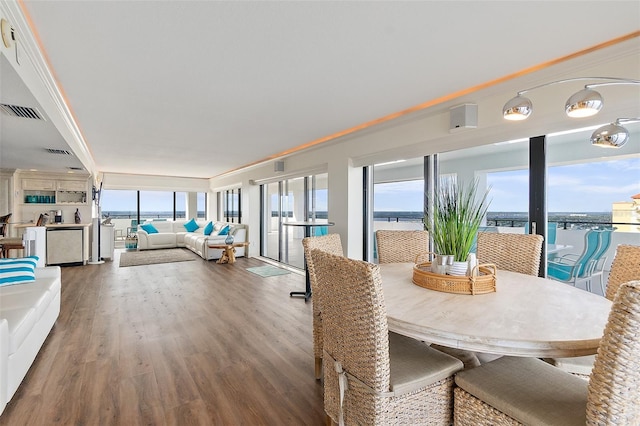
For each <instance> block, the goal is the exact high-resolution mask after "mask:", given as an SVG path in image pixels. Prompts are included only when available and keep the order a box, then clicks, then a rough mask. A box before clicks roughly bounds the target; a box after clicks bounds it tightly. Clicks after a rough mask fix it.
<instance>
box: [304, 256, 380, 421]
mask: <svg viewBox="0 0 640 426" xmlns="http://www.w3.org/2000/svg"><path fill="white" fill-rule="evenodd" d="M311 258H312V259H313V263H314V265H315V268H316V275H317V278H318V281H319V283H320V286H322V292H321V293H320V294H321V296H320V303H321V306H322V327H323V334H324V342H323V347H324V351H325V352H326V353H327V354H329V355H331V357H332V358H333V359H335V360H336V361H337V362H340V363H341V364H342V367H343V368H344V370H345V371H349V372H350V373H351V374H352V375H353V376H355V377H357V378H358V379H359V380H360V381H361V382H363V383H364V384H365V385H366V386H368V387H370V388H371V389H373V390H374V391H376V392H387V391H389V386H390V375H391V373H390V362H389V330H388V326H387V314H386V308H385V303H384V297H383V293H382V281H381V279H380V271H379V266H378V265H374V264H372V263H367V262H363V261H359V260H352V259H348V258H346V257H340V256H334V255H331V254H328V253H325V252H322V251H320V250H312V251H311ZM314 297H315V295H314ZM324 362H325V363H327V360H325V361H324ZM324 379H325V382H324V400H325V411H326V412H327V414H328V415H329V416H330V417H332V418H333V419H337V418H338V412H339V407H340V395H339V391H338V389H339V385H338V376H337V374H336V373H335V371H333V370H332V368H328V364H327V365H325V372H324ZM350 387H351V386H350ZM355 390H356V389H355V388H352V389H350V392H351V391H355ZM375 399H376V398H375V397H374V396H373V395H372V394H370V393H366V392H363V393H362V394H361V395H360V396H359V397H358V398H357V400H358V405H357V406H350V408H349V411H350V412H351V413H352V416H353V417H352V418H360V419H362V418H366V417H369V415H371V413H372V412H375V410H376V407H375V406H376V401H375ZM346 403H347V404H349V401H346ZM356 413H361V414H356ZM362 413H364V414H362ZM367 413H368V414H367Z"/></svg>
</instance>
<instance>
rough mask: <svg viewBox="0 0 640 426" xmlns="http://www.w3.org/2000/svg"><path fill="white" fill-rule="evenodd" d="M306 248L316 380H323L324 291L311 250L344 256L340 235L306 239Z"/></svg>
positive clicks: (303, 243)
mask: <svg viewBox="0 0 640 426" xmlns="http://www.w3.org/2000/svg"><path fill="white" fill-rule="evenodd" d="M302 246H303V247H304V257H305V260H306V262H307V271H308V272H309V282H310V283H311V293H312V294H313V298H312V299H311V301H312V303H313V356H314V358H315V364H314V369H315V376H316V379H320V378H322V309H321V308H320V292H322V289H321V288H319V286H318V280H317V278H316V272H315V267H314V264H313V259H312V258H311V250H314V249H316V250H322V251H325V252H327V253H331V254H335V255H337V256H342V255H343V252H342V242H341V241H340V234H327V235H323V236H319V237H306V238H303V239H302Z"/></svg>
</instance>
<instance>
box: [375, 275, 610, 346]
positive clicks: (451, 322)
mask: <svg viewBox="0 0 640 426" xmlns="http://www.w3.org/2000/svg"><path fill="white" fill-rule="evenodd" d="M412 271H413V264H410V263H388V264H381V265H380V272H381V277H382V287H383V292H384V299H385V304H386V308H387V319H388V324H389V330H390V331H393V332H395V333H398V334H402V335H405V336H409V337H413V338H415V339H420V340H423V341H426V342H430V343H436V344H440V345H443V346H448V347H452V348H460V349H466V350H470V351H475V352H485V353H492V354H500V355H513V356H531V357H541V358H542V357H554V358H555V357H575V356H583V355H590V354H594V353H596V351H597V349H598V345H599V343H600V339H601V337H602V333H603V331H604V327H605V324H606V322H607V319H608V316H609V311H610V309H611V302H610V301H609V300H608V299H606V298H604V297H602V296H598V295H596V294H593V293H589V292H587V291H584V290H580V289H578V288H575V287H573V286H571V285H568V284H564V283H560V282H558V281H553V280H550V279H546V278H540V277H534V276H530V275H523V274H519V273H516V272H510V271H502V270H498V272H497V274H496V283H497V291H496V292H495V293H487V294H480V295H474V296H472V295H466V294H451V293H444V292H439V291H435V290H429V289H426V288H423V287H419V286H417V285H415V284H414V283H413V282H412Z"/></svg>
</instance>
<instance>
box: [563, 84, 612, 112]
mask: <svg viewBox="0 0 640 426" xmlns="http://www.w3.org/2000/svg"><path fill="white" fill-rule="evenodd" d="M603 105H604V101H603V100H602V95H600V93H598V92H596V91H595V90H591V89H582V90H580V91H579V92H577V93H574V94H573V95H572V96H571V97H570V98H569V99H568V100H567V102H566V103H565V105H564V110H565V112H566V113H567V115H568V116H569V117H573V118H581V117H591V116H592V115H596V114H597V113H598V111H600V110H601V109H602V106H603Z"/></svg>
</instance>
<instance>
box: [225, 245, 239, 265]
mask: <svg viewBox="0 0 640 426" xmlns="http://www.w3.org/2000/svg"><path fill="white" fill-rule="evenodd" d="M225 251H226V252H227V258H228V259H229V264H230V265H231V264H233V263H236V248H235V247H227V249H226V250H225Z"/></svg>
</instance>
